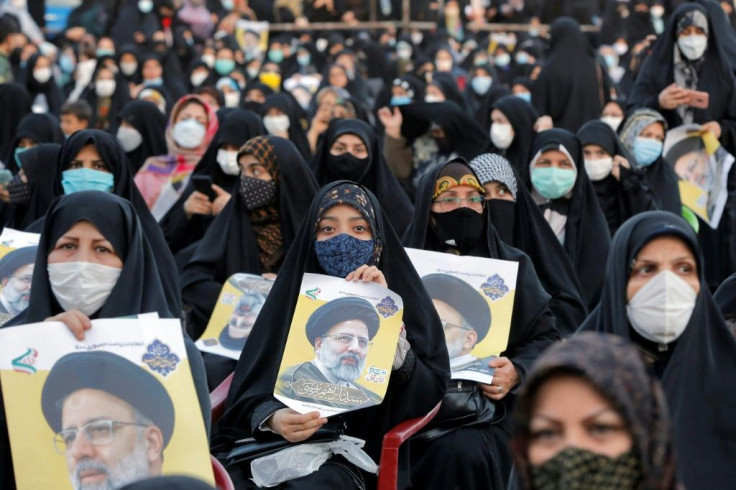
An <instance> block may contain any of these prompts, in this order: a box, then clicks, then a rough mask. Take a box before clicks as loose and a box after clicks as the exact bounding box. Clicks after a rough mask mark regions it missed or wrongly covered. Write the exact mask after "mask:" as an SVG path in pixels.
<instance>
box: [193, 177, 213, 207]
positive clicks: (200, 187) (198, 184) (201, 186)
mask: <svg viewBox="0 0 736 490" xmlns="http://www.w3.org/2000/svg"><path fill="white" fill-rule="evenodd" d="M192 185H194V190H195V191H197V192H201V193H202V194H204V195H205V196H207V198H208V199H209V200H210V201H213V200H214V199H215V198H216V197H217V194H216V193H215V191H214V190H212V177H210V176H209V175H192Z"/></svg>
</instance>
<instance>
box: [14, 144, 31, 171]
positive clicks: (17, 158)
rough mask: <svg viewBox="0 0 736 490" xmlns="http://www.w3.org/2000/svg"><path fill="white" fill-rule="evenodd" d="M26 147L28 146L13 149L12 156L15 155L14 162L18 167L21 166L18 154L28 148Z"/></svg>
mask: <svg viewBox="0 0 736 490" xmlns="http://www.w3.org/2000/svg"><path fill="white" fill-rule="evenodd" d="M28 149H29V148H28V147H26V148H16V149H15V151H14V152H13V156H15V163H17V164H18V168H21V163H20V154H21V153H23V152H24V151H26V150H28Z"/></svg>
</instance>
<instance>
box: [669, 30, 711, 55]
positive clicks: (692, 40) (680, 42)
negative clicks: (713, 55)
mask: <svg viewBox="0 0 736 490" xmlns="http://www.w3.org/2000/svg"><path fill="white" fill-rule="evenodd" d="M677 46H678V47H679V48H680V51H682V55H683V56H684V57H685V58H687V59H689V60H699V59H700V58H702V57H703V53H705V50H706V48H707V47H708V36H704V35H702V34H693V35H692V36H680V37H678V38H677Z"/></svg>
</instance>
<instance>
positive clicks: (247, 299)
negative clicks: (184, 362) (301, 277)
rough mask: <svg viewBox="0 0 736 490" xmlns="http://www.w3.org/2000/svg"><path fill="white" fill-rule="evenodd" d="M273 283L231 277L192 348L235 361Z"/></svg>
mask: <svg viewBox="0 0 736 490" xmlns="http://www.w3.org/2000/svg"><path fill="white" fill-rule="evenodd" d="M272 286H273V280H271V279H265V278H263V277H262V276H258V275H255V274H233V275H232V276H230V277H229V278H228V280H227V281H226V282H225V284H224V285H223V287H222V291H221V292H220V296H219V297H218V298H217V303H216V304H215V309H214V310H213V311H212V316H211V317H210V321H209V323H208V324H207V328H206V329H205V331H204V332H203V333H202V336H201V337H200V338H199V340H197V342H196V345H197V347H198V348H199V350H201V351H203V352H210V353H212V354H219V355H221V356H224V357H229V358H230V359H235V360H236V361H237V360H238V359H240V352H241V351H242V350H243V347H245V343H246V341H247V340H248V336H249V335H250V331H251V329H252V328H253V324H254V323H255V322H256V318H257V317H258V314H259V313H260V312H261V308H263V304H264V303H265V302H266V297H267V296H268V293H269V292H270V291H271V287H272Z"/></svg>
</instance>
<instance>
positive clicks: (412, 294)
mask: <svg viewBox="0 0 736 490" xmlns="http://www.w3.org/2000/svg"><path fill="white" fill-rule="evenodd" d="M345 184H348V183H347V182H345V181H340V182H335V183H332V184H329V185H327V186H325V187H323V188H322V189H321V190H320V191H319V193H318V194H317V195H316V196H315V198H314V200H313V201H312V204H311V206H310V207H309V211H308V213H307V215H306V218H305V220H304V224H303V226H302V227H301V228H300V230H299V232H298V234H297V235H296V237H295V239H294V240H293V246H292V247H291V249H290V250H289V253H288V255H287V257H286V259H285V261H284V264H283V266H282V267H281V271H280V272H279V275H278V277H277V279H276V283H275V284H274V286H273V289H272V290H271V292H270V294H269V296H268V299H267V300H266V303H265V305H264V306H263V309H262V310H261V313H260V315H259V316H258V319H257V320H256V323H255V325H254V327H253V330H252V332H251V335H250V337H249V339H248V342H247V343H246V345H245V350H244V351H243V354H242V355H241V357H240V360H239V361H238V366H237V369H236V371H235V377H234V379H233V383H232V386H231V388H230V393H229V395H228V400H227V407H226V409H225V413H224V415H223V416H222V419H220V422H219V425H218V429H219V433H218V434H216V435H215V438H214V441H213V452H224V451H228V450H229V449H231V448H232V447H233V444H234V442H235V441H236V440H238V439H241V438H243V437H248V436H250V435H254V436H255V437H262V436H263V434H265V433H263V432H260V431H258V430H257V429H256V428H257V426H258V424H260V423H261V422H262V420H258V419H259V414H258V413H256V412H259V410H258V409H259V407H263V406H264V403H266V404H270V403H274V402H276V400H275V399H274V398H273V388H274V385H275V384H276V378H277V374H278V370H279V365H280V363H281V358H282V355H283V351H284V347H285V344H286V339H287V337H288V334H289V328H290V326H291V320H292V316H293V315H294V308H295V306H296V301H297V297H298V295H299V286H300V284H301V281H302V276H303V274H304V273H307V272H314V273H320V272H321V269H320V267H319V264H318V261H317V257H316V255H315V252H314V243H315V238H316V237H315V234H316V224H317V219H318V212H319V207H320V205H321V202H322V200H323V197H324V196H326V195H327V194H328V193H330V191H332V190H333V189H335V188H336V187H337V186H340V185H345ZM365 193H366V194H367V195H368V197H369V204H370V205H371V206H372V207H373V210H374V211H375V215H376V220H377V226H376V230H373V234H374V237H375V236H376V235H378V236H379V237H380V242H381V244H382V251H381V254H380V257H379V260H378V267H379V268H380V269H381V271H383V273H384V276H385V278H386V282H387V283H388V287H389V288H390V289H391V290H392V291H394V292H395V293H397V294H399V295H400V296H401V298H402V299H403V302H404V315H403V321H404V324H405V325H406V335H407V340H408V341H409V343H410V344H411V349H410V350H409V352H408V353H407V360H406V361H405V363H404V366H402V368H401V369H400V370H398V371H394V373H393V375H392V377H391V381H390V382H389V386H388V390H387V392H386V397H385V398H384V400H383V402H382V403H381V404H380V405H378V406H375V407H370V408H366V409H362V410H358V411H355V412H349V413H347V414H345V415H343V416H338V417H336V418H335V419H334V420H331V421H330V422H328V423H339V422H340V421H343V422H345V423H346V426H347V429H346V433H347V434H348V435H351V436H355V437H359V438H361V439H364V440H365V441H366V446H365V448H364V449H365V451H366V452H367V453H368V454H369V455H370V456H371V457H372V458H373V459H374V460H375V461H378V459H379V451H380V445H381V440H382V438H383V435H384V434H385V433H386V432H387V431H388V430H389V429H390V428H391V427H393V426H395V425H396V424H397V423H399V422H402V421H404V420H406V419H409V418H413V417H418V416H421V415H423V414H426V413H427V412H429V411H430V410H431V409H432V408H433V407H434V406H435V405H436V404H437V403H438V402H439V401H440V399H441V398H442V395H443V393H444V391H445V385H446V382H447V381H448V379H449V363H448V358H447V348H446V346H445V340H444V335H443V332H442V326H441V324H440V320H439V317H438V316H437V314H436V312H435V310H434V308H433V305H432V302H431V300H430V299H429V296H428V295H427V292H426V291H425V289H424V288H423V287H422V285H421V281H420V279H419V276H418V275H417V273H416V271H415V270H414V267H413V266H412V265H411V262H410V261H409V258H408V257H407V255H406V253H405V252H404V249H403V247H402V246H401V243H400V241H399V239H398V237H397V236H396V233H395V232H394V230H393V228H392V227H391V225H390V224H389V221H388V218H387V216H386V214H385V213H383V212H382V210H381V207H380V205H379V203H378V200H377V199H376V198H375V196H373V194H371V193H370V191H368V190H365ZM412 360H413V365H411V366H410V365H409V364H411V362H412ZM279 406H283V405H280V404H276V405H275V408H278V407H279ZM265 415H270V414H269V413H266V414H265Z"/></svg>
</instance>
